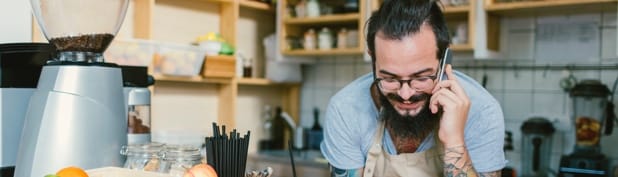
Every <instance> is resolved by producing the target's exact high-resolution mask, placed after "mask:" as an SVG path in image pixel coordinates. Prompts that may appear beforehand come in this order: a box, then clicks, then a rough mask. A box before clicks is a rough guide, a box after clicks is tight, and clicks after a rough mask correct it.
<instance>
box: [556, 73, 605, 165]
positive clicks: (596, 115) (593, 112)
mask: <svg viewBox="0 0 618 177" xmlns="http://www.w3.org/2000/svg"><path fill="white" fill-rule="evenodd" d="M569 95H570V97H571V98H572V106H573V107H572V109H573V113H572V114H573V115H572V120H573V121H574V123H575V139H576V141H575V142H576V144H575V148H574V151H573V153H571V154H569V155H565V156H562V158H561V159H560V168H559V174H558V176H561V177H584V176H586V177H592V176H604V177H607V176H609V175H610V174H609V172H610V171H609V166H608V165H609V160H608V158H607V157H606V156H605V155H603V154H602V153H601V147H600V139H601V133H602V129H604V130H605V131H604V132H605V134H606V135H609V134H611V132H612V129H613V119H614V118H611V117H610V118H608V115H613V114H611V112H609V111H608V109H607V106H608V96H609V95H610V91H609V89H608V88H607V86H605V85H603V84H602V83H601V82H600V81H598V80H584V81H581V82H580V83H578V84H576V85H575V87H573V88H572V89H571V90H570V93H569ZM611 111H613V110H611ZM603 127H605V128H603Z"/></svg>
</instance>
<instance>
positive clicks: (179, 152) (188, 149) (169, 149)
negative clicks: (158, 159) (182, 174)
mask: <svg viewBox="0 0 618 177" xmlns="http://www.w3.org/2000/svg"><path fill="white" fill-rule="evenodd" d="M201 158H202V155H201V153H200V149H199V148H198V147H195V146H191V145H169V146H166V148H165V151H164V152H163V159H166V160H184V159H187V160H199V159H201Z"/></svg>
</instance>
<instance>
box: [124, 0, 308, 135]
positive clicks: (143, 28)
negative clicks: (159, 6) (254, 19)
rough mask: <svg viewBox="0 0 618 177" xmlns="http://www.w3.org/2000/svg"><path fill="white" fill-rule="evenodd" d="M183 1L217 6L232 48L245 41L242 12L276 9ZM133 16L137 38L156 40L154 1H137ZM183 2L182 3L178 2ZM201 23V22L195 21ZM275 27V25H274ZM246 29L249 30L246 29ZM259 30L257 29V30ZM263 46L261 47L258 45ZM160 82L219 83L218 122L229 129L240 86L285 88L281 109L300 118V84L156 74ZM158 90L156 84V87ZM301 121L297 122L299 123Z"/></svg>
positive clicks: (231, 1)
mask: <svg viewBox="0 0 618 177" xmlns="http://www.w3.org/2000/svg"><path fill="white" fill-rule="evenodd" d="M183 1H201V2H209V5H210V4H212V5H218V6H219V7H218V9H219V12H218V13H219V21H220V24H219V33H220V34H221V36H222V37H223V38H224V39H225V40H226V41H227V42H228V43H230V44H231V45H232V46H237V45H236V44H238V43H239V42H240V41H241V40H242V39H239V38H238V37H237V34H238V32H242V31H241V29H238V23H239V15H240V11H241V10H246V9H250V10H252V11H251V13H253V12H255V13H268V14H269V15H272V16H273V18H274V15H275V14H274V13H273V12H274V8H272V7H271V6H269V5H267V4H264V3H260V2H256V1H249V0H183ZM133 3H134V6H133V7H134V9H133V11H134V13H133V14H134V15H133V16H132V17H129V16H127V18H133V22H134V25H133V34H134V37H135V38H141V39H152V37H153V30H154V29H153V17H154V14H155V13H156V12H155V11H154V10H155V5H156V3H157V2H156V1H155V0H134V1H133ZM179 3H180V1H179ZM196 23H198V22H196ZM272 25H274V24H272ZM245 30H246V29H245ZM256 30H257V29H256ZM255 45H261V44H255ZM155 79H156V81H157V82H172V83H193V84H216V85H217V91H218V101H219V103H218V104H219V110H218V113H219V114H218V118H217V122H218V123H219V124H221V125H226V126H227V127H231V128H234V127H236V125H237V124H236V122H235V119H236V111H237V109H236V107H237V96H238V91H239V89H238V87H239V86H242V85H254V86H265V87H282V88H284V90H286V91H285V92H284V93H282V94H281V99H282V103H283V104H282V108H283V110H284V111H286V112H288V113H290V114H291V115H292V117H293V118H296V119H298V118H299V112H300V111H299V105H300V100H299V95H300V84H299V83H292V84H278V83H274V82H272V81H269V80H267V79H263V78H236V77H232V78H222V77H201V76H195V77H170V76H162V75H156V76H155ZM154 89H156V85H155V87H154ZM256 114H260V113H256ZM297 121H298V120H297Z"/></svg>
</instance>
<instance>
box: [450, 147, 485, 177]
mask: <svg viewBox="0 0 618 177" xmlns="http://www.w3.org/2000/svg"><path fill="white" fill-rule="evenodd" d="M444 176H447V177H467V176H478V175H477V173H476V171H475V170H474V168H472V161H471V160H470V157H469V156H468V151H467V150H466V147H465V146H463V145H461V146H455V147H450V148H446V149H445V154H444Z"/></svg>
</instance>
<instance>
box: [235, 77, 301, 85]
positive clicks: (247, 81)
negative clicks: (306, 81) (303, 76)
mask: <svg viewBox="0 0 618 177" xmlns="http://www.w3.org/2000/svg"><path fill="white" fill-rule="evenodd" d="M238 84H239V85H257V86H272V85H300V83H277V82H273V81H272V80H269V79H264V78H238Z"/></svg>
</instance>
